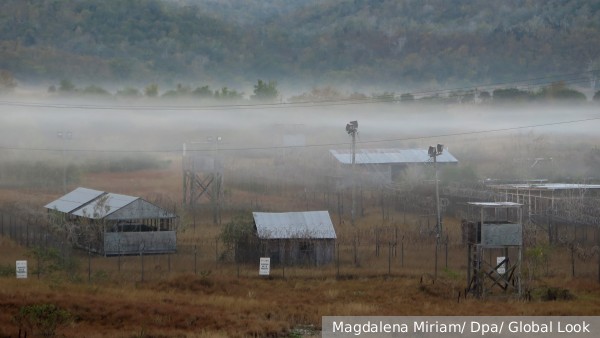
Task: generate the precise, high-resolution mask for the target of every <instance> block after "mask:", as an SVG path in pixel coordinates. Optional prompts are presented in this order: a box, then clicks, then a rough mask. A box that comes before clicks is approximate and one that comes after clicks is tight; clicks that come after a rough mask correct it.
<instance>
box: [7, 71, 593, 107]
mask: <svg viewBox="0 0 600 338" xmlns="http://www.w3.org/2000/svg"><path fill="white" fill-rule="evenodd" d="M1 74H2V72H0V75H1ZM2 82H3V81H2V77H0V93H2V88H4V89H5V90H4V92H10V91H12V90H14V88H16V86H17V85H16V82H14V80H9V81H8V83H7V84H5V85H4V86H3V85H2ZM48 92H49V93H51V94H55V95H66V96H88V97H91V96H93V97H120V98H143V97H147V98H164V99H183V98H188V99H198V100H207V101H209V100H217V101H244V100H250V101H260V102H284V101H285V102H288V103H303V102H337V101H361V100H362V101H367V100H370V101H373V102H401V103H412V102H422V103H444V104H447V103H461V104H471V103H491V102H495V103H527V102H543V101H549V100H553V101H568V102H586V101H587V97H586V95H585V94H584V93H582V92H581V91H578V90H577V89H574V88H571V87H569V86H568V85H567V84H566V83H565V82H564V81H557V82H553V83H551V84H549V85H546V86H541V87H539V88H537V89H519V88H516V87H506V88H504V87H500V88H495V89H493V90H478V89H467V90H456V91H450V92H448V93H443V92H441V91H440V92H439V93H435V94H431V95H419V94H413V93H410V92H406V93H395V92H387V91H386V92H382V93H372V94H365V93H361V92H356V91H355V92H352V93H345V92H343V91H342V90H340V89H337V88H335V87H332V86H324V87H313V88H312V89H311V90H309V91H307V92H303V93H301V94H296V95H290V96H289V97H287V98H286V99H284V97H283V93H281V91H280V90H279V89H278V84H277V81H273V80H269V81H263V80H261V79H259V80H258V81H257V82H256V84H255V85H254V88H253V92H252V94H251V95H249V96H248V97H246V96H245V94H244V92H240V91H237V90H235V89H230V88H229V87H227V86H224V87H221V88H220V89H213V88H211V87H210V86H209V85H202V86H197V87H195V88H193V87H192V86H190V85H184V84H177V85H176V86H175V88H170V89H167V90H164V91H162V92H161V90H160V87H159V85H158V84H156V83H151V84H148V85H147V86H145V87H144V88H142V89H139V88H136V87H132V86H129V87H125V88H122V89H119V90H117V91H116V92H114V93H111V92H109V91H108V90H106V89H104V88H102V87H101V86H98V85H88V86H86V87H81V88H80V87H77V86H76V85H75V84H74V83H73V82H72V81H71V80H68V79H63V80H61V81H60V82H59V84H58V85H54V84H53V85H50V86H49V87H48ZM591 99H592V101H594V102H600V90H598V91H596V92H595V93H594V95H593V97H592V98H591Z"/></svg>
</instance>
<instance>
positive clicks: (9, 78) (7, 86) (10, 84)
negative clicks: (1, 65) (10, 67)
mask: <svg viewBox="0 0 600 338" xmlns="http://www.w3.org/2000/svg"><path fill="white" fill-rule="evenodd" d="M16 87H17V81H16V80H15V78H14V77H13V75H12V73H11V72H9V71H7V70H3V69H0V93H4V92H9V91H12V90H14V89H15V88H16Z"/></svg>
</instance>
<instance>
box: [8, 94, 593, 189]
mask: <svg viewBox="0 0 600 338" xmlns="http://www.w3.org/2000/svg"><path fill="white" fill-rule="evenodd" d="M6 102H9V103H8V104H7V103H6ZM13 103H14V102H13ZM13 103H11V101H9V100H7V101H5V103H4V104H3V105H2V111H3V113H2V114H1V115H0V126H1V127H0V160H1V161H56V162H59V163H62V162H64V161H66V162H68V163H73V162H77V161H79V162H82V161H84V160H85V161H88V162H89V161H94V160H96V161H98V159H110V158H114V159H119V158H127V157H135V156H140V155H143V156H146V157H153V158H156V159H157V161H160V160H162V159H164V158H171V159H173V158H178V157H180V156H181V154H182V150H183V144H184V143H185V144H186V151H187V152H188V153H190V154H193V153H195V154H206V155H208V156H214V155H215V154H218V156H219V157H220V158H221V159H222V160H223V162H224V164H225V165H230V166H238V165H236V163H239V161H237V160H239V159H264V158H269V157H272V158H276V157H281V155H282V154H284V155H285V154H292V155H293V156H286V157H285V160H284V161H286V162H289V163H288V164H287V166H291V167H294V166H295V165H296V164H297V165H298V166H299V167H304V168H310V171H311V172H317V171H318V170H320V168H322V169H323V170H322V171H323V173H324V174H327V172H328V171H329V170H330V168H331V164H330V163H327V162H329V161H330V160H331V158H330V157H329V149H349V148H350V144H351V138H350V136H349V135H348V134H347V133H346V131H345V126H346V124H347V123H348V122H349V121H352V120H357V121H358V123H359V127H358V131H359V133H358V137H357V147H358V148H426V147H428V146H429V145H434V144H438V143H440V144H444V145H445V146H446V149H447V151H450V152H451V153H452V154H453V155H454V156H455V157H457V158H458V160H459V161H460V164H459V168H468V170H470V171H473V172H475V173H476V174H477V176H478V177H479V178H486V177H502V178H510V176H517V177H513V178H515V179H527V178H541V177H537V176H540V175H542V176H545V177H543V178H554V179H562V180H589V179H590V178H595V177H594V176H595V170H596V169H597V167H596V161H598V162H599V163H600V159H599V160H597V159H596V157H595V156H597V155H596V153H597V144H598V137H597V136H596V130H597V122H596V121H597V120H595V119H596V118H598V117H600V116H598V114H597V107H596V106H593V105H576V106H566V105H554V106H553V105H546V106H543V105H539V104H535V105H524V106H484V105H458V104H456V105H441V104H440V105H420V104H407V103H402V102H400V103H368V104H345V105H344V104H339V105H326V104H322V105H318V104H315V105H287V104H281V105H264V106H244V105H242V106H222V107H200V106H194V105H193V104H192V103H189V102H177V103H172V104H167V105H165V103H163V102H160V103H158V104H156V105H154V104H153V103H152V102H151V101H148V102H144V104H136V105H132V106H126V105H118V106H116V105H114V101H107V102H102V101H81V100H79V101H66V100H65V101H61V102H60V104H57V103H56V102H40V101H35V103H33V102H31V103H27V102H24V101H22V99H20V101H19V104H13ZM288 136H291V137H292V139H293V140H296V141H294V142H295V143H294V142H292V143H290V141H289V140H290V138H289V137H288ZM215 140H218V141H215ZM286 140H287V141H286ZM302 144H304V145H305V146H302ZM228 159H230V161H229V162H228ZM536 159H537V160H536ZM265 163H266V164H264V163H263V164H264V165H267V166H268V165H269V163H271V164H270V165H272V163H274V162H265ZM242 165H245V164H242ZM286 170H289V169H286ZM303 170H304V172H306V170H307V169H303ZM289 173H290V172H289V171H288V174H289ZM287 177H288V178H289V177H293V175H287Z"/></svg>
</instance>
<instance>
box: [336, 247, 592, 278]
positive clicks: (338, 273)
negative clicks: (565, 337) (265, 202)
mask: <svg viewBox="0 0 600 338" xmlns="http://www.w3.org/2000/svg"><path fill="white" fill-rule="evenodd" d="M599 261H600V260H599ZM335 265H336V268H337V275H336V277H337V278H340V243H337V259H336V261H335ZM599 269H600V268H599Z"/></svg>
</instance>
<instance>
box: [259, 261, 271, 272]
mask: <svg viewBox="0 0 600 338" xmlns="http://www.w3.org/2000/svg"><path fill="white" fill-rule="evenodd" d="M270 271H271V257H261V258H260V267H259V269H258V275H259V276H268V275H269V273H270Z"/></svg>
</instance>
